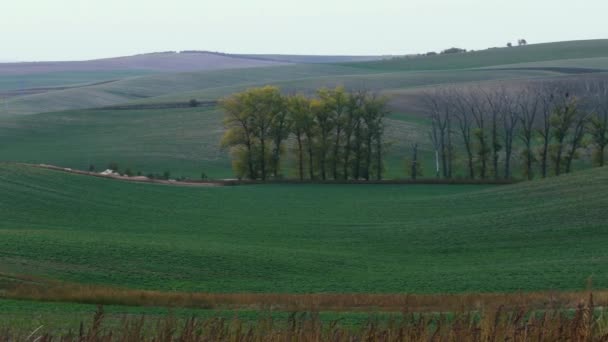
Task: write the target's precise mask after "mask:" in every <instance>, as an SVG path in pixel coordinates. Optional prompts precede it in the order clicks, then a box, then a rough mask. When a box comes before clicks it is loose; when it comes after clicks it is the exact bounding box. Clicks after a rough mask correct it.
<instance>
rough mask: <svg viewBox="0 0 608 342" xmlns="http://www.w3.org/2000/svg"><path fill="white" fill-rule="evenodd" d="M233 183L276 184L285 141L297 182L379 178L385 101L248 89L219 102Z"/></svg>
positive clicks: (360, 95)
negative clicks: (292, 146) (290, 149)
mask: <svg viewBox="0 0 608 342" xmlns="http://www.w3.org/2000/svg"><path fill="white" fill-rule="evenodd" d="M220 105H221V107H222V108H223V109H224V111H225V119H224V125H225V128H226V132H225V134H224V137H223V139H222V145H223V146H225V147H228V148H230V151H231V154H232V158H233V163H232V164H233V169H234V171H235V173H236V175H237V177H238V178H248V179H252V180H255V179H261V180H266V179H269V178H273V179H280V178H283V177H285V175H284V173H283V164H284V159H285V158H284V157H285V155H286V154H287V152H288V151H287V150H286V145H287V144H286V142H287V140H289V139H292V141H295V146H296V147H295V149H294V151H293V154H294V155H295V159H296V160H297V175H298V178H299V179H300V180H303V179H313V180H314V179H320V180H327V179H334V180H347V179H365V180H369V179H372V178H373V179H378V180H379V179H382V172H383V158H384V145H385V142H384V117H385V116H386V114H387V108H386V100H385V99H384V98H380V97H378V96H376V95H375V94H372V93H369V92H366V91H357V92H348V91H346V90H345V89H344V88H340V87H339V88H336V89H320V90H318V91H317V93H316V97H312V98H311V97H307V96H304V95H289V96H286V95H283V94H282V93H281V92H280V90H279V89H278V88H276V87H271V86H267V87H263V88H253V89H249V90H247V91H244V92H241V93H238V94H234V95H232V96H231V97H229V98H226V99H224V100H222V101H221V102H220Z"/></svg>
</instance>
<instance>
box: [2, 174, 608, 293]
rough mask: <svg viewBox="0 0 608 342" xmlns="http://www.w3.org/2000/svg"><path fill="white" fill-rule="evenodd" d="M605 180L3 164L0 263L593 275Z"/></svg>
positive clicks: (165, 285) (160, 274) (429, 276)
mask: <svg viewBox="0 0 608 342" xmlns="http://www.w3.org/2000/svg"><path fill="white" fill-rule="evenodd" d="M607 187H608V172H606V169H605V168H604V169H593V170H588V171H582V172H578V173H575V174H570V175H565V176H560V177H556V178H551V179H546V180H539V181H532V182H526V183H520V184H517V185H508V186H498V187H496V186H495V187H488V186H454V185H452V186H450V185H447V186H446V185H444V186H424V185H415V186H383V185H365V186H348V185H309V186H298V185H266V186H241V187H212V188H184V187H174V186H163V185H149V184H133V183H126V182H122V181H116V180H108V179H100V178H95V177H89V176H81V175H73V174H67V173H63V172H58V171H50V170H43V169H38V168H33V167H28V166H16V165H11V164H2V165H1V166H0V191H2V194H3V196H2V197H1V198H0V215H1V216H2V218H3V219H2V220H1V221H0V272H5V273H6V272H8V273H11V272H12V273H23V274H31V275H39V276H46V277H50V278H55V279H63V280H69V281H74V282H79V283H94V284H106V285H117V286H121V287H131V288H145V289H161V290H183V291H211V292H284V293H301V292H307V293H309V292H340V293H348V292H375V293H386V292H391V293H449V292H500V291H507V292H515V291H531V290H574V289H581V288H583V287H584V284H585V282H586V279H587V278H588V277H590V276H593V282H594V285H595V286H596V287H598V288H603V287H606V286H608V274H606V272H605V264H606V259H607V258H608V251H607V250H606V248H605V245H606V243H608V232H607V231H606V219H607V217H606V210H605V208H606V207H607V206H608V196H607V195H606V194H607V193H608V188H607ZM287 222H289V224H286V223H287Z"/></svg>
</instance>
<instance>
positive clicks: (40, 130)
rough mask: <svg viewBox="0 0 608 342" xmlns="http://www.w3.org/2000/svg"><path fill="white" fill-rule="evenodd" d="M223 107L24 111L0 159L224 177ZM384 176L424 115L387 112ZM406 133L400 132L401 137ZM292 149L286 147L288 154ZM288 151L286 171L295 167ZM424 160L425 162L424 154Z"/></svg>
mask: <svg viewBox="0 0 608 342" xmlns="http://www.w3.org/2000/svg"><path fill="white" fill-rule="evenodd" d="M222 117H223V113H222V112H221V111H220V110H218V109H217V108H204V107H200V108H175V109H139V110H138V109H133V110H81V111H69V112H58V113H44V114H35V115H25V116H20V117H14V118H10V119H5V120H3V121H0V160H2V161H19V162H30V163H48V164H53V165H61V166H65V167H72V168H76V169H81V170H86V169H88V167H89V165H91V164H93V165H95V166H96V167H97V168H98V169H102V168H105V167H107V165H108V164H109V163H111V162H116V163H118V165H119V166H120V167H121V168H123V169H124V168H130V169H131V170H132V171H133V172H137V171H141V172H143V173H144V174H148V173H155V174H158V173H162V172H164V171H166V170H169V171H171V173H172V175H173V176H174V177H180V176H186V177H190V178H196V179H198V178H199V177H200V175H201V172H203V171H204V172H205V173H206V174H207V175H208V176H209V177H211V178H232V177H233V172H232V169H231V165H230V159H229V155H228V151H226V150H223V149H221V147H220V138H221V136H222V133H223V128H222V127H223V126H222ZM387 121H388V123H389V128H388V129H387V139H388V140H389V141H390V142H391V143H392V144H393V146H392V147H391V149H390V150H389V152H388V155H387V165H386V168H387V170H386V171H387V176H388V177H404V175H405V173H404V157H405V156H404V155H403V153H405V151H409V145H408V144H409V139H418V140H419V141H420V148H421V153H423V154H424V155H427V152H429V151H430V150H431V147H430V143H429V142H428V139H427V137H426V132H427V129H428V126H427V123H426V122H425V121H421V120H415V121H411V120H409V119H408V118H407V117H403V116H400V115H395V116H394V117H391V118H389V119H387ZM406 138H407V139H406ZM289 155H290V156H291V155H292V154H291V153H290V154H289ZM294 165H295V161H294V160H291V159H289V160H288V161H287V163H286V165H285V169H286V174H289V175H291V174H292V172H294V171H295V168H294ZM426 165H431V163H430V162H427V163H426Z"/></svg>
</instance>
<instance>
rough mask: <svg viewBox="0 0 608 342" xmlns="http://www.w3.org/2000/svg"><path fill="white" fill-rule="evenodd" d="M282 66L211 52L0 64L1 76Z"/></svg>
mask: <svg viewBox="0 0 608 342" xmlns="http://www.w3.org/2000/svg"><path fill="white" fill-rule="evenodd" d="M280 64H282V63H281V62H276V61H270V60H260V59H251V58H247V57H237V56H232V55H227V54H217V53H210V52H193V53H187V52H184V53H179V52H172V51H171V52H158V53H147V54H141V55H135V56H125V57H114V58H104V59H94V60H88V61H71V62H67V61H65V62H63V61H59V62H25V63H0V75H2V76H6V75H31V74H46V73H52V72H65V71H70V72H76V71H111V70H114V71H115V70H131V71H133V70H145V71H156V72H185V71H197V70H216V69H232V68H251V67H257V66H270V65H280Z"/></svg>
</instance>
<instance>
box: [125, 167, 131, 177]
mask: <svg viewBox="0 0 608 342" xmlns="http://www.w3.org/2000/svg"><path fill="white" fill-rule="evenodd" d="M125 175H126V176H127V177H133V171H131V169H129V168H127V169H126V170H125Z"/></svg>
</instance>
